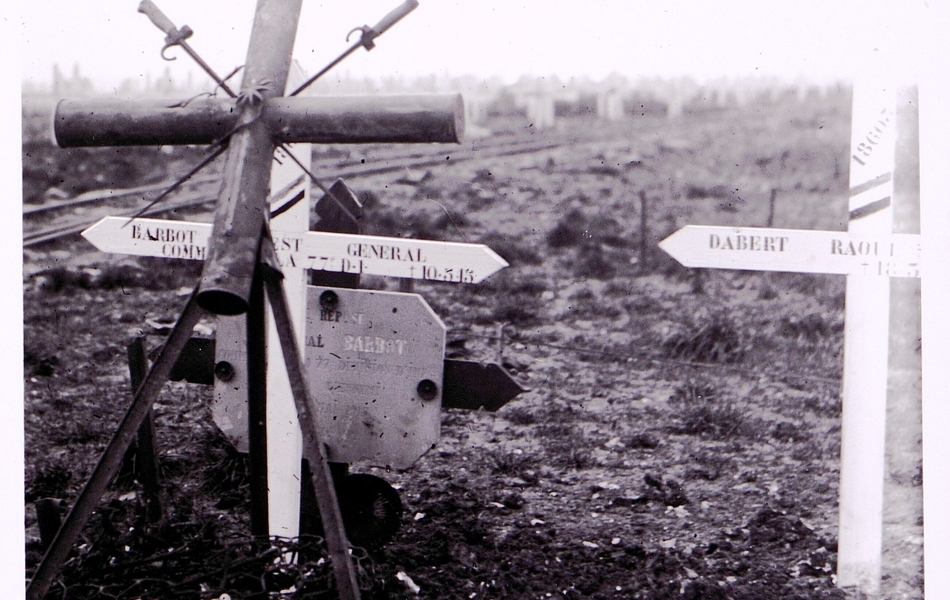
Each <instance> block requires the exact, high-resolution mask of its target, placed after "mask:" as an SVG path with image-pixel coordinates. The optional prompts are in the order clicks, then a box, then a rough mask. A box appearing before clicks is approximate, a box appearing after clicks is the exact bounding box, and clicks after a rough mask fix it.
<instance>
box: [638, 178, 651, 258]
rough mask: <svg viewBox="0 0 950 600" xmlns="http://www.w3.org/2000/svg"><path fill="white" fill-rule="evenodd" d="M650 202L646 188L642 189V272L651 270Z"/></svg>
mask: <svg viewBox="0 0 950 600" xmlns="http://www.w3.org/2000/svg"><path fill="white" fill-rule="evenodd" d="M648 205H649V202H648V201H647V193H646V192H645V191H644V190H640V273H641V274H643V273H646V272H647V271H648V270H649V266H650V265H649V264H648V260H649V259H648V258H647V253H648V252H649V249H648V244H647V242H648V237H649V235H650V223H649V218H648V214H647V210H648Z"/></svg>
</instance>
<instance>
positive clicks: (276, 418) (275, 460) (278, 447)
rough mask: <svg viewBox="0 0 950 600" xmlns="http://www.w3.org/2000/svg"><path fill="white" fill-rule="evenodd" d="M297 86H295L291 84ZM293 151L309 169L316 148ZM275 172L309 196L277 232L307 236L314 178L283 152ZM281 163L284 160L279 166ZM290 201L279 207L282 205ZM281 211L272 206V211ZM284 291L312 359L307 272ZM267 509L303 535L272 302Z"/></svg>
mask: <svg viewBox="0 0 950 600" xmlns="http://www.w3.org/2000/svg"><path fill="white" fill-rule="evenodd" d="M290 85H291V86H292V85H293V83H292V82H291V83H290ZM290 151H291V152H293V153H294V156H295V157H296V158H297V160H299V161H300V162H301V163H303V164H304V165H307V166H309V165H310V161H311V157H310V152H311V146H310V144H294V145H293V146H292V147H290ZM275 156H276V158H277V160H275V162H274V166H273V168H272V169H271V190H274V191H276V190H281V189H283V188H285V187H286V186H288V185H292V184H294V183H295V182H299V183H296V184H295V185H292V187H291V188H290V193H289V194H287V195H286V197H287V199H288V200H289V199H291V198H293V197H295V196H296V195H297V194H298V193H299V192H300V191H302V192H303V193H304V198H303V199H301V200H300V201H298V202H297V204H295V205H294V206H293V207H292V208H291V209H289V210H288V211H286V212H284V213H282V214H280V215H279V216H277V217H275V218H274V219H273V221H272V222H271V226H272V227H274V228H280V229H282V230H284V231H298V232H305V231H307V230H309V229H310V188H311V185H310V180H309V179H308V178H306V177H304V178H303V179H302V180H301V177H300V176H301V174H302V173H301V170H300V167H298V166H297V165H296V164H295V163H294V162H293V161H292V160H291V159H290V158H289V157H287V156H285V155H284V152H283V151H282V150H280V149H278V150H277V152H276V154H275ZM277 161H280V162H277ZM283 201H284V200H282V199H278V201H277V202H276V203H275V204H277V205H278V206H280V205H281V204H282V203H283ZM274 208H275V207H273V206H272V210H273V209H274ZM282 270H283V273H284V293H285V295H286V297H287V309H288V312H289V313H290V318H291V320H292V323H293V326H294V334H295V336H296V338H297V347H298V348H300V352H301V355H302V356H306V354H305V352H306V348H305V344H304V342H305V339H304V333H305V331H306V317H307V314H306V313H307V281H306V276H307V273H306V271H305V270H304V269H299V268H293V267H288V266H285V267H284V268H283V269H282ZM266 339H267V506H268V527H269V531H270V535H276V536H281V537H290V538H292V537H297V535H298V534H299V532H300V458H301V456H302V452H303V441H302V439H301V433H300V425H299V423H298V422H297V408H296V405H295V404H294V398H293V393H292V391H291V387H290V379H289V378H288V377H287V368H286V366H285V363H284V356H283V352H282V351H281V348H280V343H279V341H278V337H277V325H276V323H275V321H274V315H273V313H272V312H271V309H270V303H269V302H268V303H267V337H266Z"/></svg>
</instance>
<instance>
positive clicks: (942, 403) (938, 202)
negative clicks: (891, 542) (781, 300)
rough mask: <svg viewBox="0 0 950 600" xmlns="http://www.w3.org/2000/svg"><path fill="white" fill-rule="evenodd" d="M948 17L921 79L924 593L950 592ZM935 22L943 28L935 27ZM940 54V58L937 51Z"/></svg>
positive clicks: (940, 594)
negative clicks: (949, 564) (949, 566)
mask: <svg viewBox="0 0 950 600" xmlns="http://www.w3.org/2000/svg"><path fill="white" fill-rule="evenodd" d="M938 10H939V11H940V13H939V14H943V15H944V17H943V18H937V19H933V20H932V23H933V25H934V27H933V29H931V30H930V32H929V33H930V35H931V37H932V40H933V42H936V41H937V40H938V39H939V40H940V43H939V44H937V43H934V46H936V47H937V48H935V50H938V49H939V52H937V51H935V52H933V53H931V54H930V56H931V57H933V58H935V59H937V60H934V61H933V64H932V66H931V67H930V71H929V72H928V75H929V77H928V78H927V79H926V80H924V81H923V82H922V83H921V86H920V156H921V168H920V198H921V219H920V229H921V234H922V235H923V239H924V246H923V258H922V262H923V273H922V277H921V282H920V283H921V299H922V304H923V313H922V318H921V327H922V329H923V331H924V339H923V341H922V348H921V360H922V367H921V368H922V374H923V383H922V386H923V400H922V408H921V410H922V419H921V420H922V426H923V455H924V456H923V459H924V492H923V493H924V552H925V554H924V573H925V574H926V575H925V578H924V597H926V598H950V569H947V568H946V567H947V550H946V549H947V548H948V547H950V510H947V507H948V506H950V460H948V459H947V457H950V435H947V431H948V430H950V407H948V405H947V398H948V397H950V369H948V368H947V357H948V356H950V321H948V319H947V298H950V269H947V267H946V260H947V256H950V235H947V232H948V231H950V210H948V205H947V202H946V200H945V198H946V193H947V190H948V189H950V170H948V169H947V168H946V157H947V156H950V111H948V110H947V107H948V106H950V87H948V86H947V81H946V79H945V78H944V77H943V73H944V72H946V70H945V67H946V65H947V64H948V60H947V57H948V56H950V52H948V49H950V43H948V41H947V37H946V36H945V35H944V31H943V29H942V23H945V22H946V20H947V17H948V16H950V10H948V7H947V6H945V5H941V6H940V7H939V9H938ZM938 26H939V27H940V29H939V31H938ZM938 57H939V58H938Z"/></svg>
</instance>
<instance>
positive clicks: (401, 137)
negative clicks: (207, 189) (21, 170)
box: [53, 94, 464, 148]
mask: <svg viewBox="0 0 950 600" xmlns="http://www.w3.org/2000/svg"><path fill="white" fill-rule="evenodd" d="M235 106H236V105H235V100H233V99H230V98H228V99H215V98H203V99H195V100H192V101H191V102H188V103H179V104H170V103H169V102H167V101H156V100H135V101H117V100H112V99H92V100H90V99H83V100H63V101H61V102H60V103H59V104H58V105H57V107H56V114H55V117H54V126H53V133H54V135H55V137H56V142H57V143H58V144H59V145H60V147H63V148H71V147H80V146H141V145H144V146H148V145H153V146H155V145H161V146H174V145H188V144H210V143H212V142H214V141H215V140H219V139H221V138H222V137H224V136H226V135H228V133H229V132H231V131H233V130H234V128H235V126H236V125H237V123H238V116H239V114H240V111H239V110H236V108H235ZM463 115H464V110H463V105H462V97H461V95H459V94H426V95H393V96H322V97H293V98H283V97H281V98H271V99H269V100H267V101H266V102H265V105H264V110H263V113H262V116H263V119H264V121H265V123H266V124H267V128H268V129H269V131H271V133H272V135H273V138H274V141H275V142H277V143H313V144H370V143H432V142H438V143H458V142H459V141H461V138H462V135H463V133H464V117H463Z"/></svg>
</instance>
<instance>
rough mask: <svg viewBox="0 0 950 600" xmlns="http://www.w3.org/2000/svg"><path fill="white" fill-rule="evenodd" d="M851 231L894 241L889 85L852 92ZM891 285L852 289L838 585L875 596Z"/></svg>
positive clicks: (873, 281) (858, 282)
mask: <svg viewBox="0 0 950 600" xmlns="http://www.w3.org/2000/svg"><path fill="white" fill-rule="evenodd" d="M853 93H854V98H853V109H852V111H853V113H852V124H851V170H850V173H851V174H850V198H849V203H848V210H849V221H848V231H849V232H850V233H860V234H880V235H890V233H891V223H892V210H891V196H892V194H893V189H894V183H893V174H894V149H895V140H896V133H895V129H896V125H897V124H896V116H895V111H894V102H895V99H896V91H895V89H894V88H892V87H890V86H889V85H887V84H886V83H885V80H884V79H883V78H876V79H868V80H864V79H860V80H858V81H856V82H855V85H854V92H853ZM889 305H890V279H889V278H887V277H877V276H874V275H849V276H848V279H847V284H846V304H845V336H844V338H845V342H844V383H843V398H842V408H841V414H842V425H841V482H840V492H839V531H838V573H837V576H838V585H839V586H840V587H848V586H859V587H860V588H861V589H862V590H863V591H864V592H865V593H869V594H877V592H878V590H879V587H880V580H881V548H882V541H881V540H882V514H883V490H884V488H883V486H884V443H885V442H884V440H885V420H886V406H887V375H888V317H889Z"/></svg>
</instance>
